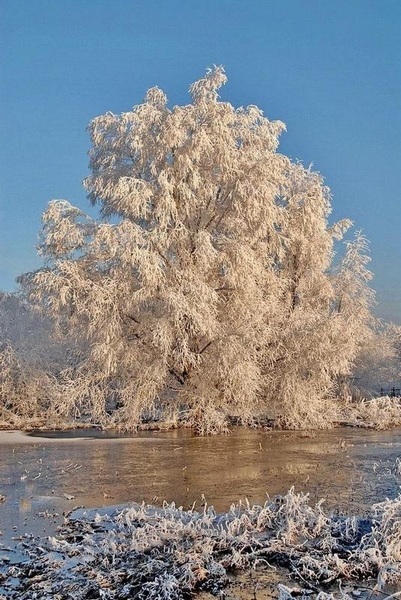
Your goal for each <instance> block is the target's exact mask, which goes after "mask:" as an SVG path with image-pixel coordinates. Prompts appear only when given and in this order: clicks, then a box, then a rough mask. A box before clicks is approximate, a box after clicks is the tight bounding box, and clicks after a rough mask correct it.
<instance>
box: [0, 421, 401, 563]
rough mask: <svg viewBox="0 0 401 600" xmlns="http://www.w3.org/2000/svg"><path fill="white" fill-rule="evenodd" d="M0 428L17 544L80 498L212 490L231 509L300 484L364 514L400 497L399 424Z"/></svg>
mask: <svg viewBox="0 0 401 600" xmlns="http://www.w3.org/2000/svg"><path fill="white" fill-rule="evenodd" d="M1 436H2V434H1V433H0V458H1V461H0V494H4V495H5V496H6V500H5V502H4V503H2V504H0V530H1V531H2V532H3V536H2V537H1V538H0V548H1V544H3V545H7V544H10V543H13V544H14V546H15V544H16V543H18V539H17V540H14V541H13V542H12V540H11V538H18V537H19V536H21V535H22V534H23V533H27V532H34V533H35V534H39V535H49V534H51V533H53V532H54V530H55V528H56V526H57V525H58V524H59V523H60V522H61V521H62V518H63V517H62V513H63V512H65V511H69V510H71V509H72V508H73V507H75V506H81V505H83V506H86V507H92V506H102V505H110V504H120V503H124V502H129V501H131V500H133V501H137V502H140V501H142V500H144V501H145V502H147V503H152V504H161V503H162V502H163V501H164V500H166V501H168V502H171V501H175V502H176V503H177V504H179V505H183V506H184V507H190V506H191V505H192V504H193V503H194V502H196V503H197V506H200V505H201V503H202V502H203V501H204V499H205V498H206V500H207V502H208V503H209V504H213V505H214V506H215V507H216V509H217V510H218V511H222V510H227V509H228V508H229V506H230V504H231V503H233V502H238V501H239V500H240V499H242V500H244V499H245V498H248V499H249V501H250V502H257V503H262V502H263V501H264V500H265V498H266V493H269V494H270V495H274V494H278V493H285V492H287V490H288V489H289V488H290V487H291V486H293V485H294V486H295V488H296V490H299V491H304V492H309V493H310V494H311V497H312V498H313V499H316V500H317V499H318V498H320V497H324V498H326V505H328V506H329V507H334V508H338V509H339V510H342V511H344V512H348V513H351V512H352V513H359V514H360V513H362V512H363V510H364V508H366V507H367V506H370V505H371V504H372V502H374V501H377V500H382V499H384V498H385V497H387V496H388V497H394V496H395V495H396V494H397V491H398V485H399V484H400V483H401V481H400V478H399V477H398V480H397V477H396V475H394V473H393V471H392V467H393V465H394V463H395V460H396V458H397V457H399V456H401V431H400V430H398V431H392V432H373V431H364V430H359V429H336V430H332V431H319V432H316V433H313V434H305V433H300V432H279V431H259V430H251V431H249V430H246V429H242V428H238V429H235V430H234V431H233V433H232V434H231V435H226V436H213V437H202V438H201V437H195V436H193V435H192V434H191V433H190V432H189V431H188V430H185V431H173V432H163V433H156V432H155V433H149V432H146V433H141V434H139V435H136V436H134V437H126V438H110V437H109V436H105V435H104V434H102V433H99V434H98V435H97V436H96V437H89V434H88V432H87V431H85V432H80V433H79V437H73V438H71V432H68V433H66V432H63V433H62V434H57V436H59V438H58V439H56V440H55V439H50V438H43V437H30V438H29V439H28V440H27V439H26V438H25V440H24V443H20V442H21V440H19V438H16V440H17V441H16V442H15V443H13V442H12V438H11V440H10V439H9V441H7V442H4V440H3V443H2V442H1ZM8 437H9V438H10V436H8ZM53 437H54V436H53ZM68 437H69V438H71V439H69V440H67V439H66V438H68ZM61 438H63V439H61ZM18 440H19V441H18ZM0 556H1V550H0Z"/></svg>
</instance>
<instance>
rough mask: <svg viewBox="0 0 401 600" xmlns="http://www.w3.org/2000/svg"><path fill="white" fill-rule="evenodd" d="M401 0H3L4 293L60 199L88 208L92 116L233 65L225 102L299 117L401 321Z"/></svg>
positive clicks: (291, 150) (292, 136)
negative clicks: (363, 237) (85, 187)
mask: <svg viewBox="0 0 401 600" xmlns="http://www.w3.org/2000/svg"><path fill="white" fill-rule="evenodd" d="M400 39H401V2H400V1H399V0H375V1H372V0H352V1H350V0H85V1H82V0H64V1H63V0H1V3H0V44H1V48H0V50H1V58H0V61H1V62H0V85H1V89H2V95H1V99H0V126H1V139H2V143H1V149H0V186H1V187H0V194H1V195H0V289H3V290H11V289H13V287H14V278H15V277H16V276H17V275H18V274H20V273H21V272H25V271H29V270H31V269H34V268H37V267H38V266H39V265H40V261H39V259H38V258H37V257H36V253H35V244H36V238H37V233H38V231H39V229H40V216H41V213H42V212H43V210H44V209H45V207H46V204H47V202H48V201H49V200H51V199H53V198H66V199H68V200H70V201H71V202H72V203H74V204H78V205H79V206H80V207H82V208H84V209H86V208H87V207H88V203H87V200H86V197H85V193H84V190H83V188H82V185H81V181H82V179H83V178H84V177H85V176H86V174H87V155H86V153H87V151H88V149H89V138H88V135H87V132H86V126H87V124H88V123H89V121H90V120H91V119H92V118H93V117H95V116H96V115H98V114H101V113H104V112H106V111H107V110H111V111H113V112H116V113H118V112H122V111H126V110H129V109H130V108H131V107H132V106H133V105H135V104H138V103H139V102H141V100H142V99H143V96H144V94H145V92H146V90H147V89H148V88H149V87H152V86H153V85H158V86H159V87H161V88H162V89H163V90H164V91H165V92H166V93H167V95H168V97H169V100H170V102H171V104H172V105H174V104H183V103H187V102H188V101H189V96H188V92H187V90H188V87H189V85H190V83H192V82H193V81H195V80H196V79H198V78H199V77H201V76H202V75H203V73H204V70H205V68H206V67H208V66H211V65H213V64H223V65H224V66H225V68H226V72H227V74H228V78H229V83H228V84H227V86H225V88H223V90H222V94H221V95H222V98H223V99H224V100H228V101H230V102H231V103H232V104H234V105H235V106H240V105H247V104H257V105H258V106H259V107H260V108H262V109H263V111H264V113H265V114H266V116H268V117H269V118H272V119H280V120H282V121H284V122H285V123H286V124H287V130H288V131H287V133H286V134H284V135H283V137H282V143H281V147H280V149H281V152H283V153H285V154H287V155H289V156H291V157H293V158H297V159H300V160H302V161H303V162H304V163H305V164H306V165H309V164H310V163H311V162H313V164H314V167H315V169H317V170H318V171H320V172H321V173H322V174H323V175H324V177H325V180H326V183H327V185H329V187H330V188H331V190H332V193H333V215H332V218H333V220H337V219H339V218H343V217H349V218H351V219H352V220H353V221H354V222H355V225H356V227H357V228H358V229H362V230H363V232H364V233H365V235H366V236H367V237H368V239H369V240H370V241H371V255H372V263H371V268H372V270H373V271H374V273H375V279H374V282H373V286H374V287H375V289H376V290H377V297H378V301H379V306H378V309H377V312H378V314H379V315H380V316H382V317H383V318H385V319H387V320H389V319H391V320H394V321H396V322H398V323H401V268H400V265H401V235H400V230H401V208H400V206H401V203H400V201H401V198H400V193H401V169H400V167H401V141H400V140H401V116H400V114H401V111H400V109H401V50H400V43H399V40H400Z"/></svg>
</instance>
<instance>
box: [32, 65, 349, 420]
mask: <svg viewBox="0 0 401 600" xmlns="http://www.w3.org/2000/svg"><path fill="white" fill-rule="evenodd" d="M225 82H226V76H225V74H224V70H223V69H222V68H214V69H213V70H210V71H208V72H207V73H206V75H205V77H203V78H202V79H200V80H199V81H197V82H196V83H194V84H193V85H192V86H191V88H190V93H191V96H192V103H191V104H188V105H187V106H176V107H174V108H173V109H169V108H168V106H167V101H166V97H165V95H164V94H163V92H162V91H161V90H160V89H158V88H153V89H151V90H149V91H148V93H147V95H146V98H145V101H144V103H143V104H141V105H139V106H136V107H134V108H133V109H132V110H131V111H129V112H127V113H123V114H121V115H115V114H113V113H107V114H105V115H102V116H100V117H98V118H96V119H94V120H93V121H92V122H91V124H90V127H89V130H90V135H91V140H92V149H91V151H90V168H91V175H90V177H88V179H87V180H86V181H85V186H86V189H87V191H88V194H89V198H90V200H91V202H92V203H93V204H96V205H98V206H99V207H100V215H101V218H100V220H99V221H94V220H92V219H91V218H89V217H88V216H87V215H85V214H84V213H83V212H82V211H81V210H79V209H78V208H75V207H73V206H72V205H71V204H69V203H68V202H66V201H64V200H63V201H53V202H51V203H50V205H49V207H48V209H47V211H46V212H45V214H44V216H43V221H44V227H43V232H42V243H41V246H40V251H41V253H42V254H43V256H44V259H45V267H44V268H43V269H40V270H39V271H37V272H35V273H32V274H29V275H27V276H25V277H24V278H23V282H24V284H25V286H26V288H27V289H28V290H29V293H30V296H31V298H34V299H35V300H36V301H37V302H39V303H40V304H41V305H42V306H43V307H45V308H46V310H47V311H49V312H50V314H51V316H52V318H53V319H54V321H55V324H56V328H57V331H58V334H59V335H65V336H72V337H75V338H79V337H81V338H82V337H85V339H86V340H87V342H88V348H89V350H88V351H87V353H86V354H84V355H82V356H83V358H82V359H81V360H80V361H77V363H76V364H75V365H74V366H73V367H72V368H71V369H69V370H68V371H66V372H65V373H64V383H65V386H66V394H65V400H64V402H65V407H66V410H70V409H71V408H74V409H75V410H77V409H79V410H82V409H83V410H86V411H88V413H90V414H91V415H92V418H94V419H96V420H105V419H108V418H109V417H108V415H109V414H111V418H112V419H113V420H115V421H117V422H119V423H121V424H123V425H124V426H126V427H134V426H136V425H137V424H138V422H139V421H140V420H141V419H143V418H144V417H145V416H147V417H149V416H151V415H152V414H155V415H156V416H160V415H161V414H164V416H165V417H167V418H168V416H169V415H170V416H171V417H174V418H176V416H177V413H181V416H183V418H185V420H186V421H187V422H188V423H192V424H196V426H197V427H198V428H199V429H200V430H201V431H212V430H214V429H221V428H222V427H224V426H225V424H226V419H227V416H229V415H231V416H237V417H239V418H240V419H241V420H242V421H243V422H246V421H248V422H249V421H250V420H251V419H253V418H254V417H255V416H257V415H260V414H271V415H275V416H278V417H280V418H281V420H282V422H283V423H285V424H287V425H290V426H308V425H310V424H313V425H322V424H323V423H324V421H325V420H326V421H327V419H328V418H329V413H328V412H327V411H326V408H327V406H328V405H327V402H328V399H329V398H330V395H331V391H332V388H333V385H334V382H335V381H336V379H337V378H338V376H339V374H341V372H347V371H348V370H349V364H350V360H352V357H353V350H352V351H350V352H349V353H348V354H347V348H346V347H344V345H342V346H341V349H342V353H341V356H339V355H338V353H336V351H335V350H336V348H337V347H338V339H337V338H338V337H339V336H340V335H342V332H341V328H340V327H338V311H336V310H335V305H336V300H335V289H334V286H333V279H332V277H331V276H330V274H329V270H330V266H331V263H332V259H333V237H335V236H338V234H339V232H340V230H342V229H345V228H346V227H347V226H348V223H347V222H345V221H344V222H343V223H342V224H340V225H338V226H336V227H334V228H330V227H329V226H328V222H327V219H328V215H329V213H330V195H329V190H328V189H327V188H326V187H325V186H324V184H323V182H322V178H321V177H320V175H319V174H317V173H314V172H313V171H311V170H310V169H305V168H304V167H303V166H302V165H301V164H298V163H293V162H291V161H290V159H289V158H287V157H286V156H283V155H282V154H280V153H278V152H277V147H278V138H279V135H280V133H281V132H282V131H283V130H284V125H283V124H282V123H281V122H278V121H269V120H268V119H267V118H266V117H264V116H263V114H262V111H261V110H260V109H258V108H257V107H256V106H248V107H247V108H238V109H235V108H234V107H233V106H232V105H231V104H229V103H226V102H221V101H219V97H218V93H217V91H218V89H219V88H220V87H221V86H222V85H223V84H224V83H225ZM336 336H337V338H336ZM336 344H337V345H336ZM67 392H68V393H67Z"/></svg>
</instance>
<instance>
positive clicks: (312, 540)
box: [4, 490, 401, 600]
mask: <svg viewBox="0 0 401 600" xmlns="http://www.w3.org/2000/svg"><path fill="white" fill-rule="evenodd" d="M43 546H44V547H45V550H43ZM29 552H30V553H31V560H30V561H28V562H27V563H21V564H20V565H19V566H17V567H13V568H11V569H10V570H9V576H10V577H11V576H17V577H19V578H20V585H19V586H17V587H16V588H14V589H13V588H12V584H10V587H8V580H7V578H6V580H5V584H4V585H5V586H6V588H7V589H9V590H10V591H9V597H10V599H17V598H18V599H21V600H27V599H28V598H33V597H36V596H34V594H37V595H40V597H41V598H43V600H47V599H48V598H51V597H53V596H52V594H54V593H55V592H56V590H58V589H60V585H62V586H63V593H64V594H69V595H70V596H72V597H74V598H76V599H80V598H87V597H88V594H89V593H90V594H95V596H94V597H105V598H106V597H107V598H115V599H116V598H131V597H137V598H141V599H143V600H148V599H151V598H166V600H167V599H168V600H177V599H183V598H189V597H190V596H191V595H192V594H193V593H194V592H196V591H199V590H208V591H210V592H212V593H216V594H217V593H218V592H219V590H222V588H223V587H224V586H225V585H226V584H227V581H228V574H229V573H230V572H235V571H236V570H238V569H248V568H251V567H253V568H260V565H261V564H264V565H266V566H265V567H264V568H265V569H269V568H271V567H272V566H274V564H278V565H280V566H285V567H286V568H287V569H288V570H289V572H290V573H292V574H293V575H294V576H295V577H298V578H300V581H301V583H302V585H304V586H305V585H307V584H308V582H310V584H311V587H312V589H313V590H315V593H314V595H311V592H309V593H308V597H309V598H313V597H315V598H320V599H322V598H327V599H329V598H331V599H332V600H334V599H335V598H347V594H344V593H343V592H342V591H341V581H344V582H347V584H348V586H352V585H353V586H355V587H358V583H359V582H360V580H361V579H363V578H376V582H377V583H376V586H377V588H378V589H383V587H384V586H385V585H387V584H393V585H396V584H401V498H400V497H399V498H396V499H394V500H386V501H385V502H383V503H380V504H376V505H374V506H373V507H372V509H371V512H370V514H369V515H368V516H367V517H366V519H364V520H358V519H356V518H355V517H348V518H344V517H338V516H337V517H333V516H330V515H328V514H326V513H325V512H324V510H323V506H322V502H319V503H317V504H316V505H315V506H313V505H311V504H310V503H309V501H308V496H307V495H305V494H296V493H295V492H294V490H290V491H289V492H288V494H286V495H285V496H278V497H276V498H273V499H268V500H267V501H266V503H265V504H264V505H263V506H257V505H256V506H251V505H249V504H245V505H233V506H232V507H231V509H230V511H229V512H227V513H226V514H222V515H217V514H216V513H215V512H214V510H213V509H212V508H205V509H204V511H203V512H197V511H195V510H190V511H184V510H183V509H182V508H181V507H179V508H177V507H176V506H175V505H174V504H172V505H167V504H165V505H164V507H163V508H159V509H155V508H153V507H150V506H145V505H143V504H142V505H133V506H130V507H128V508H125V509H123V510H120V511H116V510H113V509H110V510H109V512H107V511H106V510H103V515H102V516H100V515H99V514H96V512H95V511H89V513H88V514H86V513H83V514H81V515H79V517H78V516H77V517H76V519H72V520H69V521H67V523H66V525H65V526H64V528H62V530H61V531H60V532H59V534H58V535H57V538H51V539H50V540H49V541H48V542H47V543H44V544H43V542H42V543H41V544H37V543H36V542H32V544H31V547H30V550H29ZM77 556H79V557H80V558H79V561H77V560H76V557H77ZM33 565H35V569H32V566H33ZM258 565H259V566H258ZM339 582H340V587H338V585H339ZM334 584H335V586H336V587H333V586H334ZM329 585H330V586H331V588H330V589H329V588H328V587H327V586H329ZM27 590H28V591H27ZM301 592H302V590H301ZM290 593H291V590H290V589H289V588H288V587H286V586H284V585H283V586H280V588H279V595H280V597H282V598H287V597H288V596H287V594H290ZM302 593H303V592H302ZM324 594H326V595H324ZM297 595H300V594H299V593H298V594H297ZM38 597H39V596H38Z"/></svg>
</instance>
